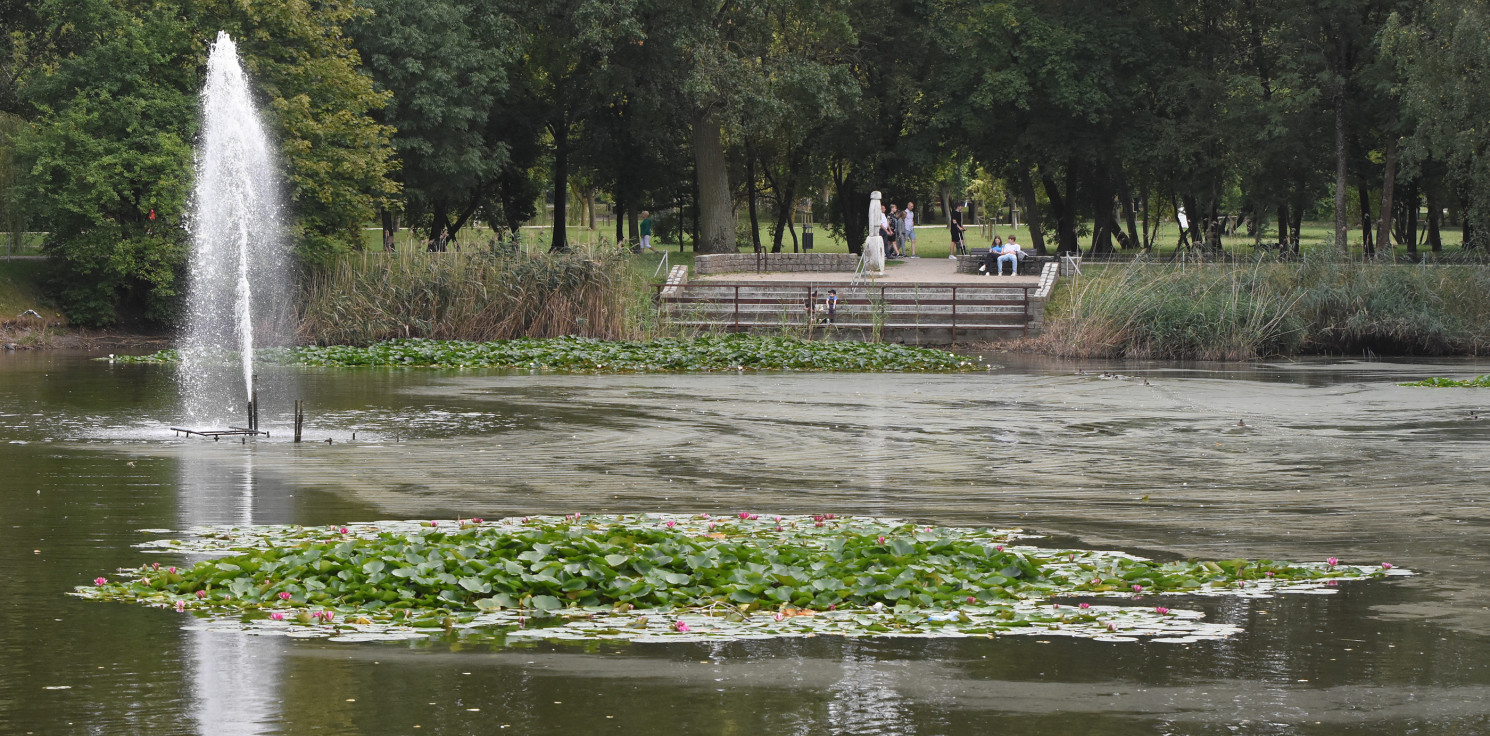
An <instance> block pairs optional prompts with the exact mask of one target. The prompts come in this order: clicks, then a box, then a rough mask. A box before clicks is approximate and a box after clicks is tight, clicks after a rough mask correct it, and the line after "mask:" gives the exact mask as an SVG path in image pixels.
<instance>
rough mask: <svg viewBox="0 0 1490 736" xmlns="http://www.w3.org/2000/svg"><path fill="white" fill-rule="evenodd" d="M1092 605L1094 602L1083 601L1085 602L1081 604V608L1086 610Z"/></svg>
mask: <svg viewBox="0 0 1490 736" xmlns="http://www.w3.org/2000/svg"><path fill="white" fill-rule="evenodd" d="M1091 607H1092V604H1090V603H1083V604H1081V610H1083V611H1085V610H1086V609H1088V608H1091Z"/></svg>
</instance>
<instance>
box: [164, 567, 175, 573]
mask: <svg viewBox="0 0 1490 736" xmlns="http://www.w3.org/2000/svg"><path fill="white" fill-rule="evenodd" d="M166 572H168V573H170V574H172V575H175V574H176V568H174V567H173V568H171V569H169V570H166Z"/></svg>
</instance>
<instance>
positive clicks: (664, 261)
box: [652, 250, 669, 279]
mask: <svg viewBox="0 0 1490 736" xmlns="http://www.w3.org/2000/svg"><path fill="white" fill-rule="evenodd" d="M668 255H669V254H668V252H667V251H665V250H664V251H662V260H660V261H658V262H657V270H655V271H653V272H652V278H654V279H655V278H657V274H660V273H662V272H663V271H665V270H666V269H667V257H668Z"/></svg>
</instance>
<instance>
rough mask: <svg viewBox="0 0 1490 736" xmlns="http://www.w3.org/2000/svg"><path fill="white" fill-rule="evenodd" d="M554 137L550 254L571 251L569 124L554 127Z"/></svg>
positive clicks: (562, 122)
mask: <svg viewBox="0 0 1490 736" xmlns="http://www.w3.org/2000/svg"><path fill="white" fill-rule="evenodd" d="M550 132H552V133H553V136H554V232H553V241H552V244H551V245H549V247H548V252H550V253H562V252H564V251H567V250H569V228H568V225H569V216H568V215H569V213H568V209H567V205H568V197H569V124H568V123H567V122H565V121H560V122H559V124H558V125H555V126H552V127H551V128H550Z"/></svg>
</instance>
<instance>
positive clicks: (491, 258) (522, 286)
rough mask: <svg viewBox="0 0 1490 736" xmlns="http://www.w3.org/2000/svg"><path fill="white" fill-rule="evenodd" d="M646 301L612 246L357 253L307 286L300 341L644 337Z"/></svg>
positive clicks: (645, 291) (640, 283) (639, 282)
mask: <svg viewBox="0 0 1490 736" xmlns="http://www.w3.org/2000/svg"><path fill="white" fill-rule="evenodd" d="M650 298H651V292H650V290H649V288H648V286H647V284H646V281H645V279H644V278H641V277H640V276H638V275H637V273H636V272H635V270H634V269H631V268H629V267H628V266H627V262H626V256H625V255H624V254H623V253H622V252H620V251H619V250H617V249H613V248H605V247H584V246H582V247H578V248H576V249H575V250H574V251H573V252H570V253H562V254H548V253H541V254H528V253H526V252H523V251H520V250H503V249H500V248H492V249H488V250H484V251H481V252H470V251H467V252H464V253H458V252H447V253H425V252H419V251H414V252H401V253H397V254H384V253H362V254H357V255H353V256H349V257H346V258H343V259H342V260H340V261H338V262H337V263H336V264H335V265H333V266H331V267H330V268H327V269H325V270H324V271H321V272H320V273H318V274H315V275H313V276H311V277H310V278H309V279H308V280H307V282H306V286H305V292H304V298H303V299H302V300H301V305H302V306H301V310H302V311H301V316H300V328H299V337H300V339H301V341H302V342H308V343H319V344H323V345H332V344H335V345H368V344H371V343H374V342H378V341H381V340H387V339H391V338H398V337H427V338H432V339H441V340H475V341H483V340H504V339H511V338H518V337H558V336H562V335H578V336H583V337H596V338H602V339H607V340H621V339H635V338H638V337H641V336H642V335H643V333H644V332H645V331H647V324H648V320H649V319H651V317H650V314H651V312H653V311H654V310H652V309H651V306H650V305H651V302H650Z"/></svg>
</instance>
